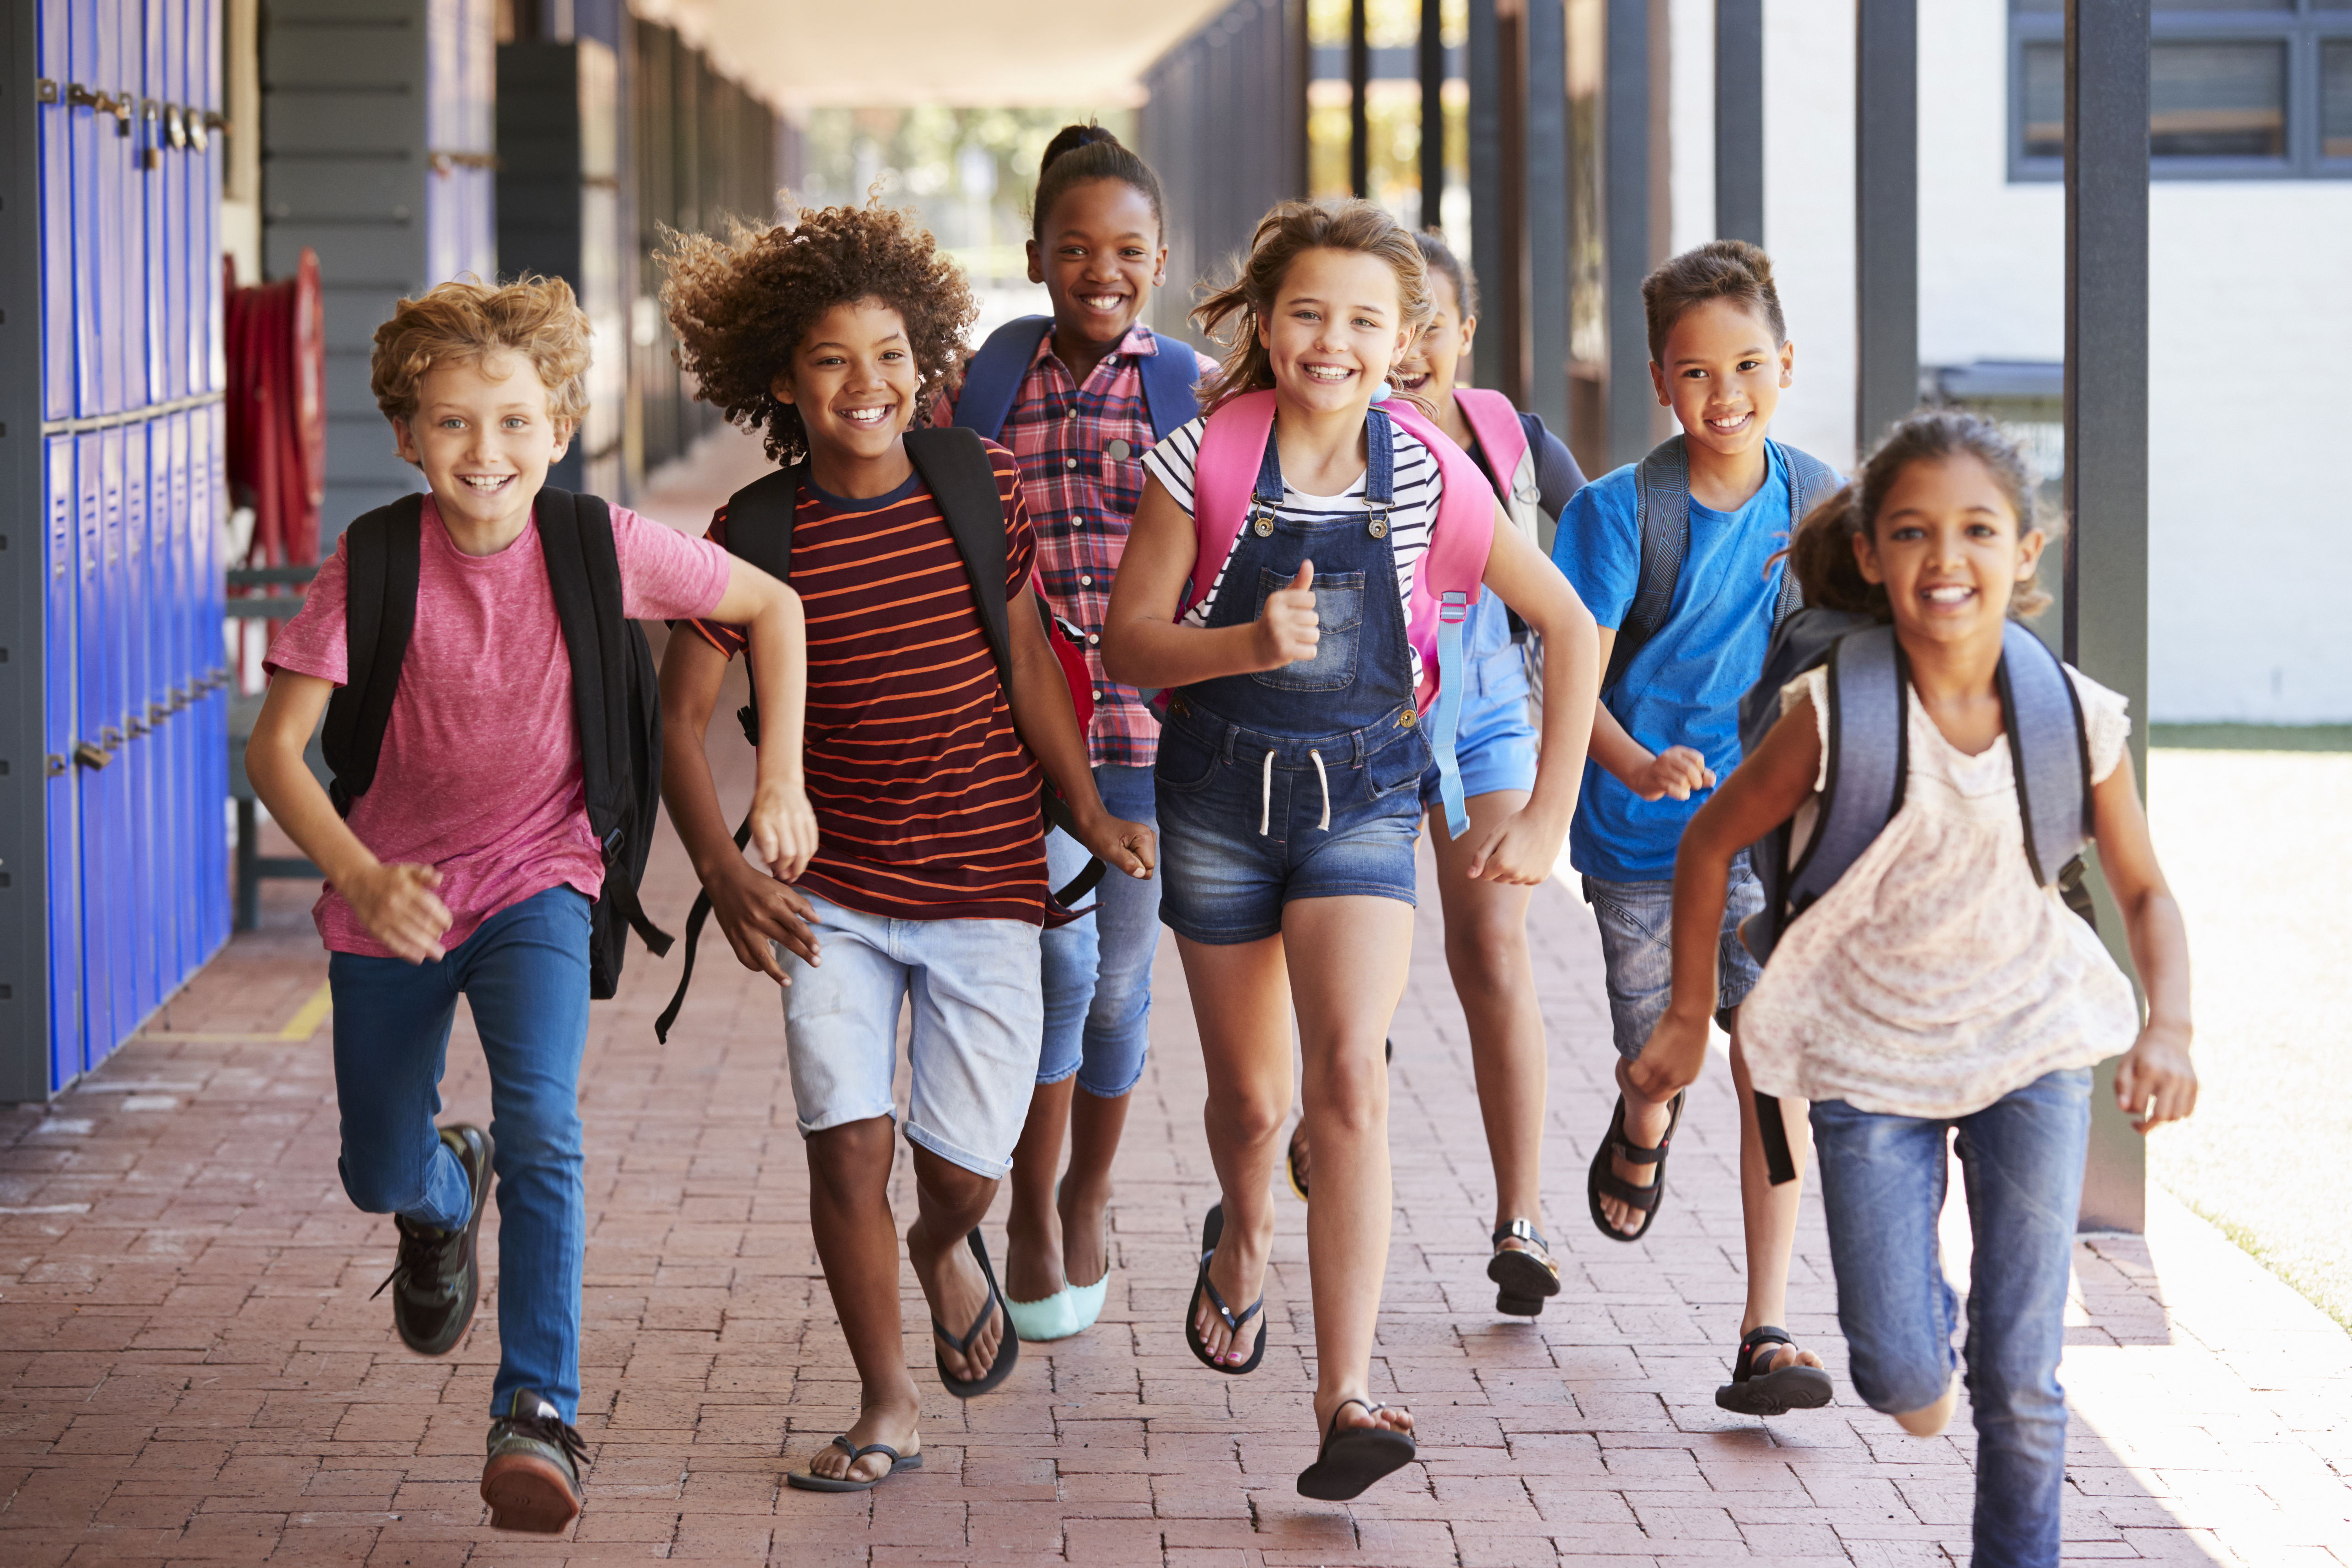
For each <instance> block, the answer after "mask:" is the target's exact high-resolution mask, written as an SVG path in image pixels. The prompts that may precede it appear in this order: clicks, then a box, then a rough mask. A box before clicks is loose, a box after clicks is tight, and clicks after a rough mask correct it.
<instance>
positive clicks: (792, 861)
mask: <svg viewBox="0 0 2352 1568" xmlns="http://www.w3.org/2000/svg"><path fill="white" fill-rule="evenodd" d="M751 852H752V853H753V854H755V855H757V856H758V857H759V858H760V864H761V865H762V866H765V867H766V868H768V869H769V871H770V872H771V873H772V874H773V875H774V877H775V879H776V880H778V881H780V882H797V881H799V880H800V876H801V873H802V872H803V871H805V870H807V869H808V863H809V860H810V858H812V857H814V855H815V854H816V813H815V812H814V811H812V810H810V809H809V803H808V795H807V794H806V792H804V791H803V789H802V788H801V785H800V784H799V783H798V782H793V783H782V782H779V783H775V784H761V785H760V786H759V788H757V789H756V790H754V791H752V793H751Z"/></svg>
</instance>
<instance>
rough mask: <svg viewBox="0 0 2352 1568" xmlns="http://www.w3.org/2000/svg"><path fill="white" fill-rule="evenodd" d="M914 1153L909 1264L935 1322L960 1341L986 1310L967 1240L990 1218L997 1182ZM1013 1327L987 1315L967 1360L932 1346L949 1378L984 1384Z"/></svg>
mask: <svg viewBox="0 0 2352 1568" xmlns="http://www.w3.org/2000/svg"><path fill="white" fill-rule="evenodd" d="M913 1147H914V1151H915V1223H914V1224H912V1225H910V1226H908V1227H907V1260H908V1262H909V1263H912V1264H913V1265H914V1266H915V1278H916V1279H919V1280H920V1281H921V1282H922V1287H923V1299H924V1300H927V1301H929V1303H930V1306H931V1316H932V1317H933V1318H935V1319H937V1320H938V1321H940V1323H942V1324H944V1325H945V1326H946V1328H947V1331H949V1332H950V1333H951V1334H954V1335H955V1336H957V1337H958V1338H959V1339H961V1337H962V1336H963V1332H964V1331H965V1330H966V1329H969V1328H970V1327H971V1325H972V1323H973V1321H976V1320H977V1319H978V1318H979V1317H980V1315H981V1311H982V1309H983V1308H985V1307H986V1306H987V1305H988V1279H987V1278H986V1276H984V1275H982V1273H981V1271H980V1263H979V1261H978V1260H977V1259H976V1258H973V1257H972V1255H971V1248H970V1247H969V1246H967V1245H966V1243H965V1241H964V1237H967V1236H969V1235H971V1231H972V1227H973V1226H977V1225H979V1224H980V1222H981V1220H982V1218H983V1217H984V1216H985V1215H987V1213H988V1205H989V1204H990V1203H991V1201H992V1200H993V1199H994V1198H995V1196H996V1178H994V1177H993V1176H983V1175H981V1174H980V1173H978V1172H975V1171H967V1170H965V1169H964V1168H963V1167H962V1166H961V1165H959V1164H957V1163H955V1162H954V1161H952V1160H943V1159H941V1158H940V1156H939V1155H937V1154H934V1153H932V1152H930V1151H929V1149H926V1148H924V1147H923V1146H922V1145H920V1144H915V1145H914V1146H913ZM1010 1327H1011V1325H1009V1324H1008V1323H1006V1322H1005V1321H1004V1314H1003V1312H991V1313H989V1315H988V1321H987V1322H986V1323H985V1324H983V1325H982V1328H981V1331H980V1333H979V1334H978V1335H977V1336H976V1337H975V1338H974V1339H973V1340H972V1342H971V1353H969V1354H964V1355H960V1354H958V1353H957V1352H955V1350H954V1349H953V1348H952V1347H950V1346H949V1345H946V1344H941V1343H940V1342H939V1340H938V1338H937V1336H932V1343H933V1344H935V1345H937V1346H938V1348H939V1352H940V1355H941V1356H942V1357H944V1358H945V1360H946V1362H947V1369H948V1374H949V1375H950V1376H951V1377H954V1378H957V1379H960V1380H971V1379H974V1378H982V1377H985V1376H987V1375H988V1369H989V1368H990V1367H992V1366H993V1365H994V1364H996V1351H997V1347H998V1346H999V1345H1001V1344H1003V1342H1004V1336H1005V1334H1006V1332H1007V1331H1009V1329H1010Z"/></svg>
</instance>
